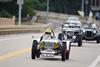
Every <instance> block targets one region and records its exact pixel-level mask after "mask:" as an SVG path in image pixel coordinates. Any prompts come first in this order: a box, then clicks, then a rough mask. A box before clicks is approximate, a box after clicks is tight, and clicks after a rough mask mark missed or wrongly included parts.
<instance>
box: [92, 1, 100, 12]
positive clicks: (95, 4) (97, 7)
mask: <svg viewBox="0 0 100 67" xmlns="http://www.w3.org/2000/svg"><path fill="white" fill-rule="evenodd" d="M90 6H91V10H92V11H100V0H90Z"/></svg>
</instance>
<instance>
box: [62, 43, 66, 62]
mask: <svg viewBox="0 0 100 67" xmlns="http://www.w3.org/2000/svg"><path fill="white" fill-rule="evenodd" d="M61 59H62V61H65V60H66V43H63V44H62V50H61Z"/></svg>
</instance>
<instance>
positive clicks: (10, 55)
mask: <svg viewBox="0 0 100 67" xmlns="http://www.w3.org/2000/svg"><path fill="white" fill-rule="evenodd" d="M29 51H31V48H25V49H21V50H17V51H13V52H10V53H8V54H5V55H1V56H0V61H3V60H6V59H9V58H11V57H15V56H17V55H20V54H23V53H26V52H29Z"/></svg>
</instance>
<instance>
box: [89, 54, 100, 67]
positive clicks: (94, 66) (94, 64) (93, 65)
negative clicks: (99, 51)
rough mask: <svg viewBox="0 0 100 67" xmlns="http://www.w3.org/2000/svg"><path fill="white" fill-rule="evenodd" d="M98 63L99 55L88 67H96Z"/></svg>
mask: <svg viewBox="0 0 100 67" xmlns="http://www.w3.org/2000/svg"><path fill="white" fill-rule="evenodd" d="M99 62H100V55H99V56H98V57H97V58H96V60H94V61H93V63H92V64H91V65H90V66H89V67H96V65H97V64H98V63H99Z"/></svg>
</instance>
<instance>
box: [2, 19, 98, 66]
mask: <svg viewBox="0 0 100 67" xmlns="http://www.w3.org/2000/svg"><path fill="white" fill-rule="evenodd" d="M56 21H57V20H56ZM56 21H51V22H53V23H54V22H55V23H54V26H55V28H56V29H55V31H56V32H57V33H58V32H60V31H61V30H60V26H61V23H59V22H62V21H59V20H58V21H57V22H56ZM57 33H56V34H57ZM42 34H43V33H29V34H14V35H4V36H0V67H100V44H96V42H95V41H90V42H89V41H83V46H82V47H78V46H77V44H72V46H71V52H70V59H69V60H66V61H65V62H63V61H61V57H56V58H52V59H49V58H48V59H43V58H37V59H36V60H32V59H31V46H32V40H33V39H38V40H39V38H40V36H41V35H42ZM32 36H33V38H32Z"/></svg>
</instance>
